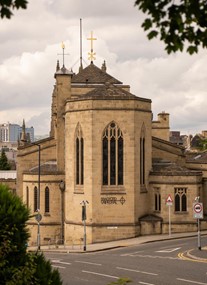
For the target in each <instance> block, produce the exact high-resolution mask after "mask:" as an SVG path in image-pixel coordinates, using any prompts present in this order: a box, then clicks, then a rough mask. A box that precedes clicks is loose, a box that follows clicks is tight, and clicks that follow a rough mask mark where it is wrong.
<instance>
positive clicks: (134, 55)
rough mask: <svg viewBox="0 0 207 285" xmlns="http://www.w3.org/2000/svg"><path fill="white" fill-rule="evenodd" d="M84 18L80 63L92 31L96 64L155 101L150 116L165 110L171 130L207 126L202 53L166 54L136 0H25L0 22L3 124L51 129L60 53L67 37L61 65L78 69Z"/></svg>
mask: <svg viewBox="0 0 207 285" xmlns="http://www.w3.org/2000/svg"><path fill="white" fill-rule="evenodd" d="M80 18H82V24H83V58H84V66H87V64H89V61H88V55H87V54H88V52H89V50H90V44H89V41H87V37H89V35H90V32H91V31H93V32H94V36H95V37H96V38H97V41H96V42H95V43H94V51H95V52H96V61H95V62H94V63H95V64H96V65H97V66H99V67H101V64H102V62H103V60H106V64H107V72H108V73H109V74H111V75H112V76H114V77H116V78H117V79H119V80H121V81H122V82H123V83H124V84H129V85H130V86H131V92H132V93H133V94H135V95H137V96H139V97H146V98H150V99H152V111H153V116H154V119H156V118H157V114H158V113H159V112H162V111H165V112H168V113H170V126H171V130H180V131H181V133H182V134H190V133H193V134H194V133H199V132H201V131H202V130H206V129H207V115H206V110H207V100H206V98H207V97H206V95H207V51H206V50H202V49H201V50H200V51H199V54H198V55H193V56H190V55H188V54H187V53H183V54H180V53H178V54H176V55H170V56H169V55H167V53H166V52H165V51H164V46H163V44H162V43H160V42H159V40H152V41H148V40H147V38H146V34H145V33H144V31H143V30H142V28H141V27H140V26H141V23H142V21H143V19H144V15H143V14H142V13H141V12H139V11H138V10H137V8H135V7H134V0H128V1H126V0H113V1H110V0H105V1H102V0H87V1H85V0H29V5H28V9H27V10H22V11H16V12H15V15H14V16H13V17H12V19H11V20H7V19H3V20H0V21H1V24H0V39H1V45H0V123H6V122H10V123H17V124H22V120H23V118H24V119H25V121H26V126H27V127H30V126H33V127H34V128H35V134H36V135H43V134H48V133H49V127H50V110H51V109H50V107H51V95H52V90H53V85H54V83H55V81H54V72H55V67H56V61H57V59H59V60H60V62H61V61H62V57H61V56H60V55H58V54H60V53H61V52H62V50H61V42H62V41H63V42H64V43H65V53H68V55H67V56H65V65H66V67H67V68H72V69H73V71H74V72H77V71H78V67H79V22H80Z"/></svg>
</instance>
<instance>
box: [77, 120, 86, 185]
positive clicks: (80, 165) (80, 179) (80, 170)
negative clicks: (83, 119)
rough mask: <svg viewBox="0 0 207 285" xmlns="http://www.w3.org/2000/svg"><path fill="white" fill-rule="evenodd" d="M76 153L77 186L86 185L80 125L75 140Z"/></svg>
mask: <svg viewBox="0 0 207 285" xmlns="http://www.w3.org/2000/svg"><path fill="white" fill-rule="evenodd" d="M75 153H76V159H75V161H76V185H83V184H84V139H83V134H82V129H81V126H80V124H78V125H77V128H76V139H75Z"/></svg>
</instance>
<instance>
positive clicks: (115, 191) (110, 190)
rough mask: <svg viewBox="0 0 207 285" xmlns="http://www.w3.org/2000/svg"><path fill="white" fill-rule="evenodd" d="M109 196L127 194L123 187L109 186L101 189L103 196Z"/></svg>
mask: <svg viewBox="0 0 207 285" xmlns="http://www.w3.org/2000/svg"><path fill="white" fill-rule="evenodd" d="M108 194H120V195H123V194H126V189H125V187H124V186H123V185H120V186H112V185H107V186H102V188H101V195H108Z"/></svg>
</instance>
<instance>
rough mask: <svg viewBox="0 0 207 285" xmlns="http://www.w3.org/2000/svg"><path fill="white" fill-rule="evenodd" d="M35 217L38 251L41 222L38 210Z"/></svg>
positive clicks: (38, 248) (38, 247)
mask: <svg viewBox="0 0 207 285" xmlns="http://www.w3.org/2000/svg"><path fill="white" fill-rule="evenodd" d="M37 212H38V213H37V215H36V216H35V219H36V221H37V226H38V227H37V250H40V221H41V220H42V215H41V214H40V210H39V209H38V210H37Z"/></svg>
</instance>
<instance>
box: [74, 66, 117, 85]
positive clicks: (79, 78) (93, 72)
mask: <svg viewBox="0 0 207 285" xmlns="http://www.w3.org/2000/svg"><path fill="white" fill-rule="evenodd" d="M105 82H110V83H113V84H122V82H121V81H119V80H117V79H116V78H114V77H112V76H111V75H109V74H108V73H106V72H104V71H102V70H101V69H100V68H99V67H97V66H96V65H94V64H93V63H91V64H90V65H88V66H87V67H86V68H84V69H83V70H81V71H80V72H79V73H77V74H75V75H74V76H73V77H72V83H88V84H103V83H105Z"/></svg>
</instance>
